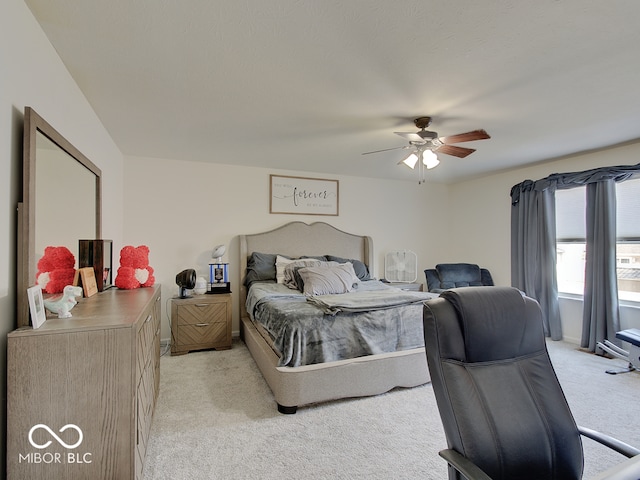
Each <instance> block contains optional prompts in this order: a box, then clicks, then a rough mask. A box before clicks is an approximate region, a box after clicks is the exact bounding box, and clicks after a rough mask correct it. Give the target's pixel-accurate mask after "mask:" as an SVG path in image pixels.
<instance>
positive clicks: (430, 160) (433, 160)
mask: <svg viewBox="0 0 640 480" xmlns="http://www.w3.org/2000/svg"><path fill="white" fill-rule="evenodd" d="M422 163H424V165H425V166H426V167H427V169H432V168H435V167H437V166H438V165H439V164H440V160H438V157H437V156H436V154H435V153H433V151H432V150H425V151H424V152H422Z"/></svg>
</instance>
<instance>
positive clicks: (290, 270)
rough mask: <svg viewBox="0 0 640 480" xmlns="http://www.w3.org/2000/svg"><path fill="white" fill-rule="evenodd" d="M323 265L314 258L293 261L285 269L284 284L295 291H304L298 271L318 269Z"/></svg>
mask: <svg viewBox="0 0 640 480" xmlns="http://www.w3.org/2000/svg"><path fill="white" fill-rule="evenodd" d="M321 263H323V262H321V261H320V260H316V259H314V258H300V259H296V260H293V261H292V262H291V263H287V264H286V265H285V267H284V274H283V280H282V283H284V284H285V285H286V286H287V287H289V288H291V289H293V290H300V291H302V288H301V287H302V280H301V279H300V275H299V274H298V270H299V269H300V268H304V267H316V266H318V265H320V264H321ZM324 263H326V262H324ZM336 265H337V264H336Z"/></svg>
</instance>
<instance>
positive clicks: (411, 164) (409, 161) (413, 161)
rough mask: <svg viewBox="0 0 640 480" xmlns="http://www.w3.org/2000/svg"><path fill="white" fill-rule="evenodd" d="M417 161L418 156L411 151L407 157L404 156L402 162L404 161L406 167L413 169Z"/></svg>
mask: <svg viewBox="0 0 640 480" xmlns="http://www.w3.org/2000/svg"><path fill="white" fill-rule="evenodd" d="M417 162H418V156H417V155H416V154H415V153H412V154H411V155H409V156H408V157H407V158H405V159H404V160H403V161H402V163H404V164H405V165H406V166H407V167H409V168H411V169H413V168H415V166H416V163H417Z"/></svg>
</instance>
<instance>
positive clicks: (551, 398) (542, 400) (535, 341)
mask: <svg viewBox="0 0 640 480" xmlns="http://www.w3.org/2000/svg"><path fill="white" fill-rule="evenodd" d="M424 338H425V347H426V351H427V360H428V364H429V372H430V373H431V381H432V384H433V390H434V393H435V396H436V401H437V404H438V410H439V411H440V417H441V419H442V423H443V427H444V431H445V435H446V438H447V443H448V447H449V448H448V449H446V450H443V451H441V452H440V456H442V457H443V458H444V459H445V460H446V461H447V462H448V463H449V478H450V479H456V480H458V479H462V478H467V479H469V480H475V479H482V480H486V479H494V480H497V479H504V480H513V479H518V480H541V479H562V480H571V479H580V478H582V472H583V451H582V441H581V438H580V434H582V435H585V436H587V437H589V438H592V439H594V440H596V441H599V442H600V443H603V444H604V445H606V446H608V447H610V448H613V449H614V450H616V451H618V452H619V453H621V454H623V455H625V456H626V457H634V456H637V455H640V450H638V449H635V448H633V447H631V446H629V445H627V444H624V443H622V442H620V441H617V440H615V439H612V438H611V437H607V436H605V435H603V434H600V433H599V432H595V431H593V430H589V429H584V428H581V427H578V426H577V425H576V423H575V421H574V419H573V416H572V414H571V411H570V410H569V406H568V404H567V401H566V399H565V396H564V393H563V392H562V388H561V387H560V383H559V382H558V379H557V377H556V374H555V371H554V369H553V366H552V365H551V360H550V358H549V354H548V352H547V347H546V343H545V339H544V334H543V330H542V313H541V310H540V306H539V305H538V303H537V302H536V301H535V300H532V299H530V298H528V297H525V296H523V295H522V294H521V292H520V291H519V290H517V289H515V288H510V287H493V288H484V287H465V288H457V289H452V290H449V291H447V292H444V293H443V294H442V295H441V296H440V297H439V298H436V299H433V300H429V301H428V302H426V304H425V307H424ZM619 470H622V473H620V472H618V475H619V476H610V477H608V476H603V477H598V478H615V479H623V478H624V479H635V480H638V479H640V456H637V457H634V458H631V459H630V460H626V461H625V462H623V463H622V464H621V466H620V467H619ZM620 475H621V476H620Z"/></svg>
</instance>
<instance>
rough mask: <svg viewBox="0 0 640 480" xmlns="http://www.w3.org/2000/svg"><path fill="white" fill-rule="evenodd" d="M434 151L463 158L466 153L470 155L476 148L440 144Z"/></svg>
mask: <svg viewBox="0 0 640 480" xmlns="http://www.w3.org/2000/svg"><path fill="white" fill-rule="evenodd" d="M434 151H436V152H438V153H444V154H446V155H453V156H454V157H459V158H464V157H466V156H467V155H471V154H472V153H473V152H475V151H476V150H475V148H465V147H457V146H455V145H442V146H440V147H438V148H436V149H435V150H434Z"/></svg>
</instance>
